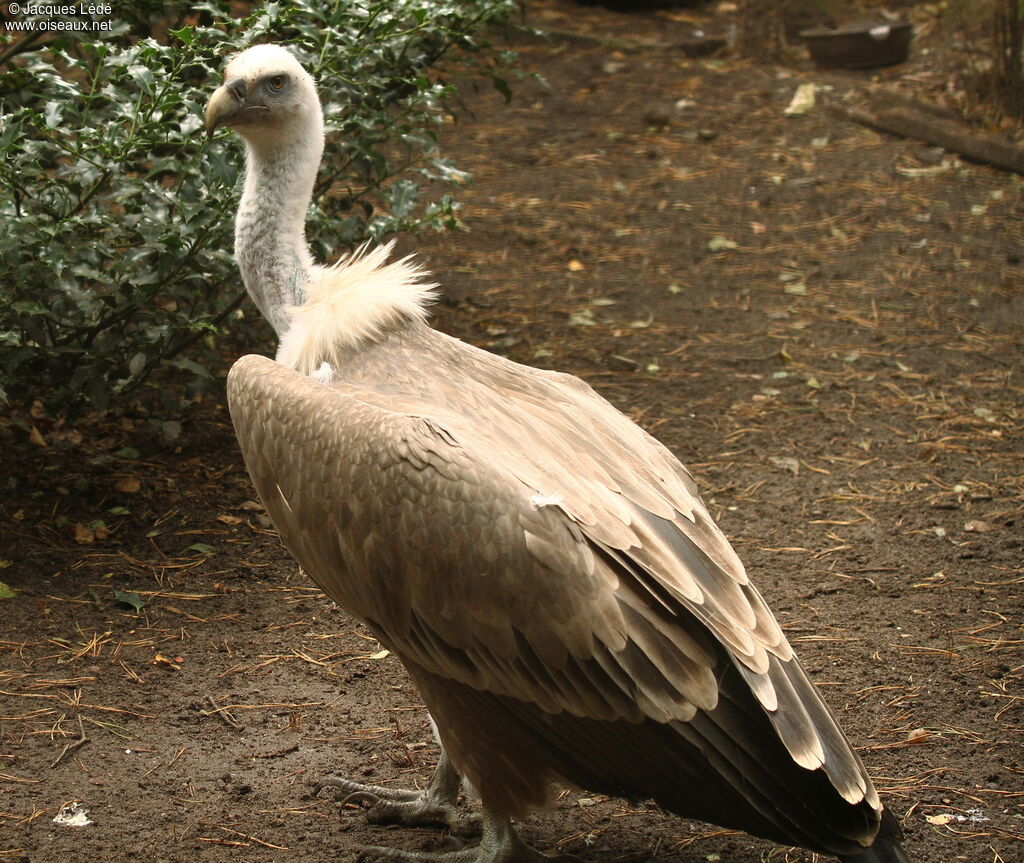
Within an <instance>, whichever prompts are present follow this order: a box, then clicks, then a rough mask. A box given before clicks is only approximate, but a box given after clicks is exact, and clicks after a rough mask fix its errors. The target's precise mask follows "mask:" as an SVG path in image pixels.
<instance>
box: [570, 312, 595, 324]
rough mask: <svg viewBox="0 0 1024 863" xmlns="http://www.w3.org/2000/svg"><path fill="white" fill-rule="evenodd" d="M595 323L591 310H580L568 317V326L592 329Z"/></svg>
mask: <svg viewBox="0 0 1024 863" xmlns="http://www.w3.org/2000/svg"><path fill="white" fill-rule="evenodd" d="M596 323H597V321H596V320H594V310H593V309H580V310H579V311H578V312H573V313H572V314H571V315H569V325H570V326H573V327H592V326H594V325H595V324H596Z"/></svg>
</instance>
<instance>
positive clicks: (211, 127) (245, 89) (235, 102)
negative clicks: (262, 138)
mask: <svg viewBox="0 0 1024 863" xmlns="http://www.w3.org/2000/svg"><path fill="white" fill-rule="evenodd" d="M269 110H270V109H269V108H267V106H266V105H264V104H263V103H262V102H261V101H259V99H258V97H256V96H250V94H249V85H248V83H247V82H246V80H245V78H232V79H230V80H228V81H225V82H224V83H223V84H222V85H221V86H220V87H218V88H217V89H216V90H215V91H214V93H213V95H212V96H211V97H210V101H209V102H208V103H207V105H206V137H207V139H210V138H212V137H213V133H214V132H216V131H217V129H219V128H220V127H221V126H234V125H238V124H241V123H248V122H252V121H253V120H254V119H256V117H258V116H259V115H261V114H265V113H267V112H268V111H269Z"/></svg>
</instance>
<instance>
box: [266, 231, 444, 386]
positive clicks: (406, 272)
mask: <svg viewBox="0 0 1024 863" xmlns="http://www.w3.org/2000/svg"><path fill="white" fill-rule="evenodd" d="M394 246H395V242H394V240H392V241H391V242H390V243H388V244H387V245H384V246H378V247H377V248H375V249H373V250H372V251H367V247H366V245H363V246H360V247H359V248H358V249H357V250H356V251H355V252H353V253H352V254H351V255H349V256H348V257H347V258H342V259H341V260H340V261H338V263H336V264H335V265H334V266H332V267H318V268H316V270H314V272H313V275H312V278H311V280H310V281H309V284H307V285H306V297H307V299H306V302H305V303H303V304H302V305H301V306H292V307H291V308H289V309H288V315H289V318H290V320H291V323H290V326H289V328H288V331H287V332H286V333H285V334H284V336H283V338H282V339H281V344H280V347H279V348H278V351H277V361H278V362H279V363H282V364H283V365H286V366H289V367H290V368H293V369H295V370H296V371H298V372H301V373H302V374H304V375H309V374H312V373H313V372H315V371H316V370H317V369H319V368H320V367H321V365H322V364H323V363H329V364H330V365H331V366H332V367H334V368H337V367H338V366H339V365H341V364H342V363H343V355H344V353H346V352H347V351H351V350H352V349H354V348H357V347H359V345H361V344H362V343H363V342H366V341H370V340H373V339H375V338H379V337H380V336H381V335H382V334H383V333H384V332H386V331H387V330H388V329H390V328H391V327H395V326H398V325H400V324H402V323H404V322H407V321H417V320H419V321H422V320H425V319H426V317H427V308H426V307H427V305H428V304H429V303H430V302H432V301H433V299H434V297H435V288H437V285H436V284H434V283H430V282H425V281H424V279H426V278H427V276H428V274H427V272H426V271H425V270H423V269H422V268H421V267H418V266H416V265H415V264H413V263H412V262H411V256H408V257H405V258H402V259H401V260H400V261H393V262H392V263H390V264H389V263H387V259H388V256H389V255H390V254H391V250H392V249H393V248H394Z"/></svg>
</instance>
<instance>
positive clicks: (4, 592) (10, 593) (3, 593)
mask: <svg viewBox="0 0 1024 863" xmlns="http://www.w3.org/2000/svg"><path fill="white" fill-rule="evenodd" d="M0 599H14V589H13V588H12V587H11V586H10V585H8V584H4V582H2V581H0Z"/></svg>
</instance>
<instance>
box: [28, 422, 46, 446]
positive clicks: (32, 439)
mask: <svg viewBox="0 0 1024 863" xmlns="http://www.w3.org/2000/svg"><path fill="white" fill-rule="evenodd" d="M28 441H29V443H31V444H34V445H35V446H49V444H48V443H47V442H46V439H45V438H44V437H43V436H42V435H41V434H40V433H39V429H37V428H36V427H35V426H32V431H30V432H29V433H28Z"/></svg>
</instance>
